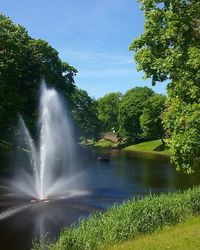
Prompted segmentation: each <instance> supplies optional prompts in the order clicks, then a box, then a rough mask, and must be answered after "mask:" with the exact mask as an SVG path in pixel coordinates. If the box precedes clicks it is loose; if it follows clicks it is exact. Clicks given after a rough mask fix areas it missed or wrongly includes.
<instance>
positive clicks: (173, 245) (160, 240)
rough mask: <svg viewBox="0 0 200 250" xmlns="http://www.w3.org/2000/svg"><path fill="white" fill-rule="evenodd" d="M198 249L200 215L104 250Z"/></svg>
mask: <svg viewBox="0 0 200 250" xmlns="http://www.w3.org/2000/svg"><path fill="white" fill-rule="evenodd" d="M121 249H123V250H165V249H171V250H174V249H177V250H197V249H200V217H194V218H190V219H188V220H187V221H186V222H184V223H180V224H178V225H176V226H173V227H164V228H163V230H159V231H157V232H155V233H153V234H150V235H144V236H140V237H137V238H136V239H133V240H129V241H125V242H122V243H119V244H116V245H114V246H112V247H107V248H104V250H121Z"/></svg>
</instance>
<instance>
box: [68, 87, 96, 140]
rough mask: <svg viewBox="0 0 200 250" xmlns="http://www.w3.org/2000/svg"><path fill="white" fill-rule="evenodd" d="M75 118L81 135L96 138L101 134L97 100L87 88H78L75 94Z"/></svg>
mask: <svg viewBox="0 0 200 250" xmlns="http://www.w3.org/2000/svg"><path fill="white" fill-rule="evenodd" d="M72 116H73V120H74V122H75V124H76V126H77V128H78V131H79V136H81V137H83V138H84V139H85V141H87V139H96V138H97V137H98V135H99V120H98V116H97V108H96V103H95V101H94V100H93V99H92V98H91V97H90V96H89V95H88V93H87V92H86V91H85V90H81V89H78V88H76V91H75V93H74V94H73V108H72Z"/></svg>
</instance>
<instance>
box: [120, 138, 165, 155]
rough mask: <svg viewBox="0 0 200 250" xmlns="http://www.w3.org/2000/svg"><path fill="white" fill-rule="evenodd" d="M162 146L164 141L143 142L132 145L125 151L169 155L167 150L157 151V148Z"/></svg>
mask: <svg viewBox="0 0 200 250" xmlns="http://www.w3.org/2000/svg"><path fill="white" fill-rule="evenodd" d="M160 146H162V141H161V140H154V141H147V142H142V143H138V144H135V145H131V146H128V147H125V148H124V150H127V151H143V152H152V151H153V152H154V153H159V154H169V152H168V151H167V150H162V151H157V148H159V147H160Z"/></svg>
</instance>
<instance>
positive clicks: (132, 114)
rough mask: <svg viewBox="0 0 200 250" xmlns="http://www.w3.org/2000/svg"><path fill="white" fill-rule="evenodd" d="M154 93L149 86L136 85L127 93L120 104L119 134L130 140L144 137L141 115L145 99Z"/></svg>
mask: <svg viewBox="0 0 200 250" xmlns="http://www.w3.org/2000/svg"><path fill="white" fill-rule="evenodd" d="M153 95H154V92H153V90H151V89H149V88H147V87H136V88H133V89H131V90H128V91H127V92H126V93H125V95H124V96H123V97H122V100H121V103H120V106H119V131H118V134H119V136H121V137H122V138H123V139H125V140H127V141H130V142H136V141H138V140H140V139H141V138H142V129H141V126H140V116H141V115H142V112H143V109H144V107H145V101H146V100H147V99H148V98H150V97H151V96H153Z"/></svg>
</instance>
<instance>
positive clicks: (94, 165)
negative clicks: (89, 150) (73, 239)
mask: <svg viewBox="0 0 200 250" xmlns="http://www.w3.org/2000/svg"><path fill="white" fill-rule="evenodd" d="M101 153H102V152H96V151H95V152H93V154H92V155H90V156H88V154H87V155H83V156H84V157H83V158H85V160H84V161H82V170H83V172H84V179H85V182H86V189H87V190H88V193H86V195H82V196H78V197H71V198H70V197H69V199H67V200H66V199H61V200H50V202H49V203H44V202H36V203H33V204H32V203H30V197H29V198H24V200H19V199H17V198H13V197H10V196H9V195H8V194H9V190H7V189H6V188H5V186H3V182H2V181H1V182H0V183H1V184H2V186H1V188H0V212H1V214H0V235H1V249H9V250H12V249H20V250H22V249H30V248H31V244H32V241H33V240H34V239H36V238H37V239H40V240H42V241H44V244H45V242H46V240H47V239H50V240H55V238H56V236H57V235H58V233H59V232H60V230H61V228H62V227H64V226H66V225H71V224H72V223H75V222H78V220H79V218H80V217H81V216H82V217H87V216H89V214H91V213H93V212H97V211H104V210H105V209H107V208H108V207H110V206H111V205H113V204H114V203H116V202H118V203H120V202H122V201H124V200H125V199H128V198H130V197H131V196H138V195H145V194H149V193H150V192H151V193H160V192H169V191H170V192H171V191H174V190H177V189H185V188H188V187H191V186H193V185H198V184H199V183H200V177H199V176H197V175H191V176H188V175H183V174H178V173H176V171H175V170H174V168H173V167H171V166H170V163H169V159H168V158H167V157H164V156H161V155H152V154H138V153H130V152H125V151H117V150H114V151H110V152H107V153H109V154H110V156H111V161H110V162H99V161H98V160H97V157H98V156H99V155H100V154H101ZM83 162H84V163H83ZM66 191H67V190H66Z"/></svg>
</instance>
